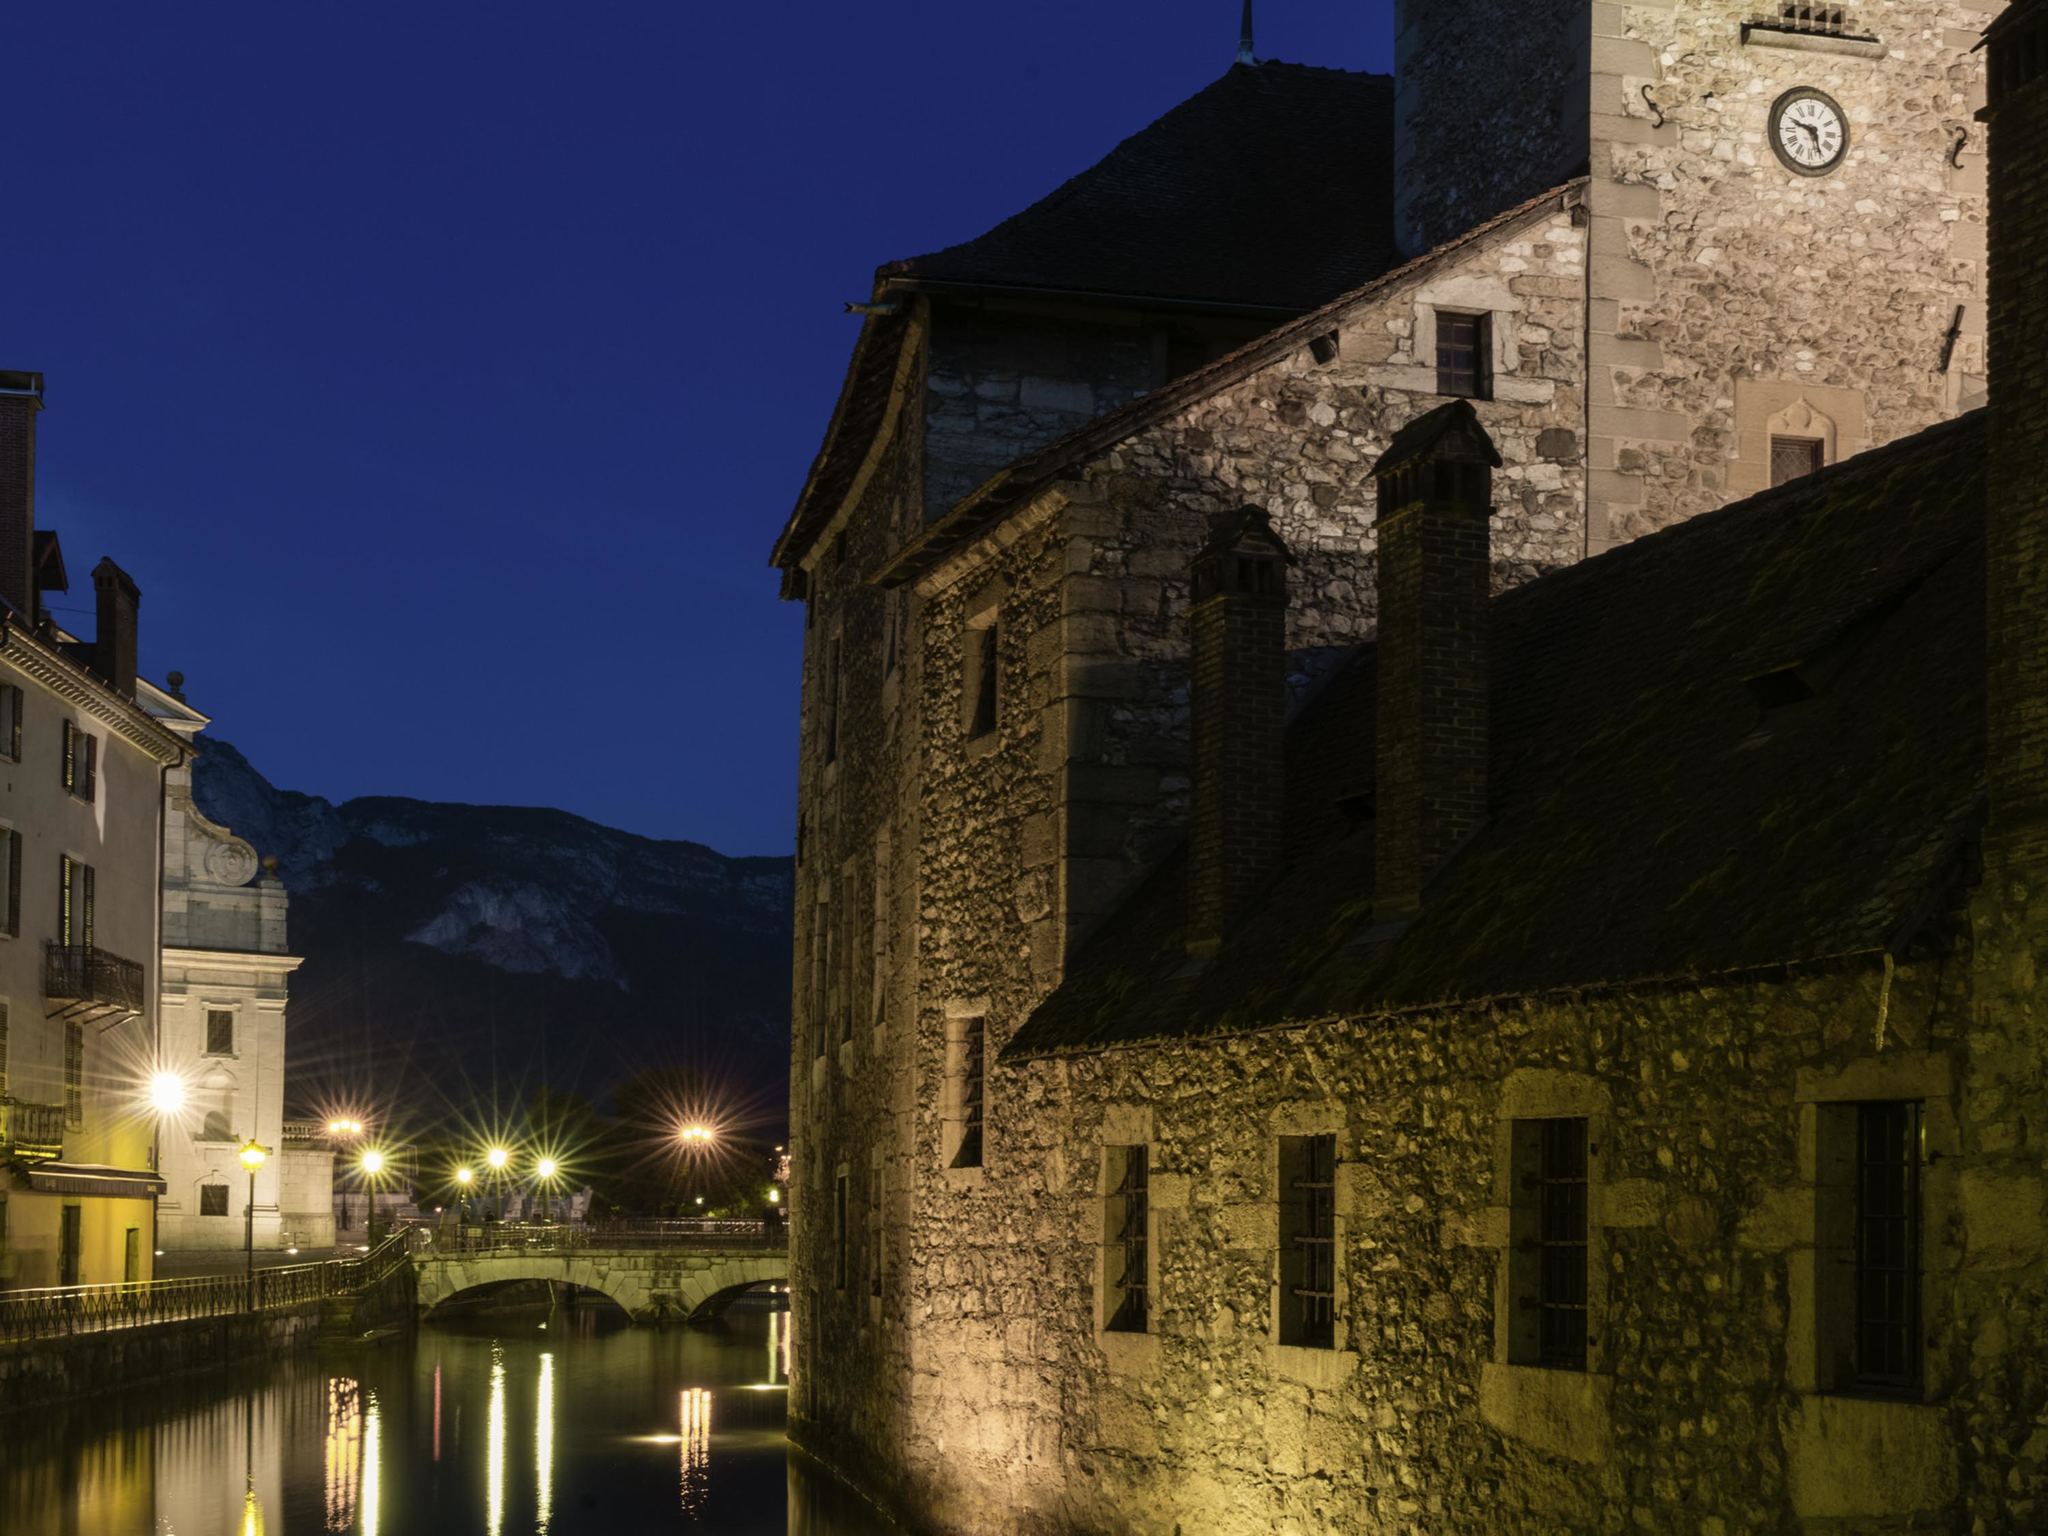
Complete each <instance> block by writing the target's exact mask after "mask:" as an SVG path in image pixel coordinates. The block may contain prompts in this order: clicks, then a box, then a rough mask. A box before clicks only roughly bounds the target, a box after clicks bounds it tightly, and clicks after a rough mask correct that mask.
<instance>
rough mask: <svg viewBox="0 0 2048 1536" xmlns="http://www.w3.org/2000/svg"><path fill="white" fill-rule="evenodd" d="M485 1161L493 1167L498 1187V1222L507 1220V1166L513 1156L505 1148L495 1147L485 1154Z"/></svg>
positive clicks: (492, 1170)
mask: <svg viewBox="0 0 2048 1536" xmlns="http://www.w3.org/2000/svg"><path fill="white" fill-rule="evenodd" d="M484 1161H485V1162H487V1163H489V1164H490V1165H491V1172H492V1173H493V1174H494V1175H496V1178H495V1180H494V1182H495V1183H496V1184H497V1186H498V1220H499V1221H501V1222H502V1221H503V1220H504V1219H505V1165H506V1164H507V1163H509V1162H511V1161H512V1154H511V1153H510V1152H507V1151H506V1150H505V1149H504V1148H503V1147H493V1148H491V1150H490V1151H488V1152H486V1153H485V1154H484Z"/></svg>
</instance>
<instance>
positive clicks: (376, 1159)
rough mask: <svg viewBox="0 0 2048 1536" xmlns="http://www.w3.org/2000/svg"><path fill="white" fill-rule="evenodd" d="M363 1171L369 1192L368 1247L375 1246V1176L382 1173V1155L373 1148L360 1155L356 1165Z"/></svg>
mask: <svg viewBox="0 0 2048 1536" xmlns="http://www.w3.org/2000/svg"><path fill="white" fill-rule="evenodd" d="M357 1166H358V1167H359V1168H361V1169H362V1170H363V1182H364V1183H365V1184H366V1185H368V1186H369V1190H370V1233H369V1236H370V1247H371V1248H373V1249H374V1248H375V1247H376V1246H377V1175H378V1174H380V1173H382V1172H383V1171H384V1154H383V1153H382V1152H379V1151H378V1150H377V1149H376V1148H375V1147H372V1148H370V1149H369V1150H368V1151H367V1152H365V1153H364V1154H363V1155H362V1159H361V1161H360V1162H359V1163H358V1164H357Z"/></svg>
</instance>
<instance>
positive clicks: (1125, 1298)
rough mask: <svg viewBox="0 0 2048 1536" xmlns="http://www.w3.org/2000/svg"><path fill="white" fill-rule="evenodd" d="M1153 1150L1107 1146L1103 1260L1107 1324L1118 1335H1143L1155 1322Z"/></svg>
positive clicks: (1106, 1326) (1140, 1147) (1105, 1325)
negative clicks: (1152, 1304)
mask: <svg viewBox="0 0 2048 1536" xmlns="http://www.w3.org/2000/svg"><path fill="white" fill-rule="evenodd" d="M1151 1160H1152V1159H1151V1149H1150V1148H1149V1147H1142V1146H1139V1147H1111V1148H1109V1149H1108V1167H1107V1169H1106V1170H1105V1171H1106V1172H1107V1174H1108V1176H1109V1180H1110V1184H1109V1198H1108V1201H1107V1203H1106V1206H1105V1209H1104V1212H1103V1238H1104V1250H1105V1251H1104V1255H1103V1257H1104V1260H1105V1263H1106V1265H1107V1269H1106V1278H1107V1280H1108V1282H1109V1284H1108V1290H1107V1294H1106V1296H1105V1298H1104V1299H1105V1302H1106V1306H1105V1308H1104V1310H1105V1311H1106V1312H1107V1314H1108V1321H1107V1322H1106V1323H1105V1324H1104V1325H1103V1326H1104V1327H1105V1328H1107V1329H1108V1330H1109V1331H1111V1332H1113V1333H1144V1332H1145V1331H1146V1330H1147V1329H1148V1328H1150V1326H1151V1318H1152V1312H1151V1297H1152V1289H1151V1284H1150V1273H1151V1271H1150V1267H1149V1266H1150V1264H1151V1247H1150V1233H1149V1231H1148V1226H1149V1222H1150V1217H1151V1194H1150V1184H1151Z"/></svg>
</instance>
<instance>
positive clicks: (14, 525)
mask: <svg viewBox="0 0 2048 1536" xmlns="http://www.w3.org/2000/svg"><path fill="white" fill-rule="evenodd" d="M42 408H43V376H42V375H41V374H40V373H24V372H21V371H19V370H5V369H0V599H4V600H5V601H6V602H7V603H9V604H10V605H11V606H12V607H13V608H14V610H15V611H16V612H17V613H19V614H21V615H23V616H24V617H25V618H27V619H28V620H30V621H31V622H33V621H34V619H35V614H36V560H35V544H36V413H37V412H38V411H40V410H42Z"/></svg>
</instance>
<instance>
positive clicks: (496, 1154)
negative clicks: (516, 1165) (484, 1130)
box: [484, 1147, 512, 1168]
mask: <svg viewBox="0 0 2048 1536" xmlns="http://www.w3.org/2000/svg"><path fill="white" fill-rule="evenodd" d="M484 1161H485V1162H487V1163H489V1164H490V1165H491V1166H492V1167H493V1168H502V1167H504V1166H505V1165H506V1164H507V1163H509V1162H511V1161H512V1154H511V1153H510V1152H507V1151H506V1150H505V1149H504V1148H503V1147H493V1148H491V1150H490V1151H488V1152H486V1153H485V1154H484Z"/></svg>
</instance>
